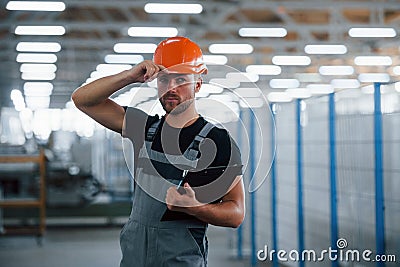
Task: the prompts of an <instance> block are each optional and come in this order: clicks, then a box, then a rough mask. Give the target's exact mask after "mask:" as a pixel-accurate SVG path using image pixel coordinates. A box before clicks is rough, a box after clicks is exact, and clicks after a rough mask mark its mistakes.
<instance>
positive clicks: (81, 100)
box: [72, 71, 134, 106]
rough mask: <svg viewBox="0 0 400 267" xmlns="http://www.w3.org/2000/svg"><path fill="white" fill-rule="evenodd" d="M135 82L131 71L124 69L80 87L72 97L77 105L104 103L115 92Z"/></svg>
mask: <svg viewBox="0 0 400 267" xmlns="http://www.w3.org/2000/svg"><path fill="white" fill-rule="evenodd" d="M133 82H134V79H132V78H131V77H130V76H129V72H128V71H123V72H121V73H118V74H115V75H111V76H107V77H104V78H100V79H98V80H96V81H93V82H91V83H89V84H86V85H84V86H82V87H80V88H78V89H77V90H76V91H75V92H74V93H73V94H72V99H73V100H74V103H75V105H77V106H94V105H97V104H100V103H102V102H103V101H105V100H106V99H108V98H109V97H110V96H111V95H112V94H113V93H115V92H116V91H118V90H120V89H121V88H123V87H125V86H127V85H128V84H130V83H133Z"/></svg>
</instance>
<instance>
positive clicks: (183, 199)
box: [165, 183, 204, 214]
mask: <svg viewBox="0 0 400 267" xmlns="http://www.w3.org/2000/svg"><path fill="white" fill-rule="evenodd" d="M183 188H184V190H185V193H184V194H181V193H179V192H178V190H177V188H176V187H174V186H171V187H170V188H169V189H168V190H167V195H166V197H165V202H166V203H167V207H168V209H169V210H173V211H182V212H186V213H188V214H189V213H190V208H192V207H198V206H201V205H204V204H203V203H200V202H199V201H198V200H197V199H196V194H195V192H194V190H193V189H192V188H191V187H190V185H189V184H188V183H185V184H184V186H183Z"/></svg>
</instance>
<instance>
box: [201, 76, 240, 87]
mask: <svg viewBox="0 0 400 267" xmlns="http://www.w3.org/2000/svg"><path fill="white" fill-rule="evenodd" d="M210 84H211V85H216V86H219V87H222V88H231V89H232V88H238V87H239V86H240V82H238V81H232V80H227V79H225V78H213V79H211V80H210ZM203 87H204V85H203Z"/></svg>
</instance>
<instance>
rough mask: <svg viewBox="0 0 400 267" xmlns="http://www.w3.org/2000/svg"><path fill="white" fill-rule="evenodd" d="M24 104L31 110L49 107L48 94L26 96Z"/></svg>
mask: <svg viewBox="0 0 400 267" xmlns="http://www.w3.org/2000/svg"><path fill="white" fill-rule="evenodd" d="M25 101H26V106H27V107H28V108H30V109H31V110H36V109H42V108H49V106H50V96H26V97H25Z"/></svg>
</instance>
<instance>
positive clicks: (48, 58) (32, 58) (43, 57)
mask: <svg viewBox="0 0 400 267" xmlns="http://www.w3.org/2000/svg"><path fill="white" fill-rule="evenodd" d="M17 62H20V63H23V62H37V63H55V62H57V56H56V55H54V54H29V53H19V54H18V55H17Z"/></svg>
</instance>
